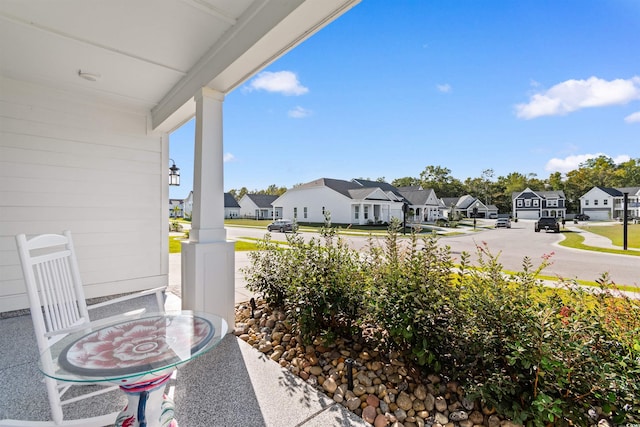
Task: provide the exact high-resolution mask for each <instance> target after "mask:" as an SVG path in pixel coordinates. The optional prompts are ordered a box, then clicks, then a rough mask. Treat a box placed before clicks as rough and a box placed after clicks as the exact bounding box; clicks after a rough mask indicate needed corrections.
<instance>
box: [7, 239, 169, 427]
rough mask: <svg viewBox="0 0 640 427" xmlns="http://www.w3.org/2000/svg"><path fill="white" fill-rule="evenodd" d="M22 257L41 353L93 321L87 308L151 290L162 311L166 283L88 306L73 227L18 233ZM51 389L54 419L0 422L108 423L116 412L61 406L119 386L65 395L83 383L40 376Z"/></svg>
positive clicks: (18, 425) (18, 426)
mask: <svg viewBox="0 0 640 427" xmlns="http://www.w3.org/2000/svg"><path fill="white" fill-rule="evenodd" d="M16 242H17V245H18V253H19V255H20V262H21V263H22V271H23V274H24V280H25V283H26V286H27V293H28V296H29V303H30V308H31V318H32V320H33V327H34V329H35V335H36V340H37V342H38V350H39V353H40V354H42V352H44V351H45V350H46V349H47V348H48V347H49V346H50V345H51V344H53V343H54V342H55V341H58V340H59V339H61V338H62V337H64V335H66V334H68V333H69V332H72V331H75V330H77V329H79V328H82V327H86V325H87V324H89V323H90V322H91V320H90V318H89V310H92V309H95V308H98V307H104V306H106V305H110V304H114V303H118V302H122V301H124V300H129V299H132V298H138V297H141V296H145V295H151V294H155V295H156V299H157V304H158V310H159V311H164V290H165V288H164V287H161V288H155V289H149V290H146V291H143V292H137V293H134V294H130V295H126V296H124V297H120V298H115V299H111V300H109V301H106V302H103V303H99V304H93V305H90V306H87V304H86V301H85V296H84V290H83V288H82V282H81V280H80V270H79V268H78V263H77V261H76V256H75V251H74V248H73V242H72V240H71V233H70V232H69V231H64V233H63V234H62V235H60V234H43V235H40V236H35V237H33V238H31V239H27V237H26V236H25V235H24V234H20V235H18V236H16ZM44 380H45V384H46V386H47V392H48V395H49V405H50V407H51V416H52V419H53V420H52V421H23V420H0V426H11V427H26V426H87V427H95V426H105V425H112V424H113V423H114V422H115V420H116V417H117V415H118V413H119V412H113V413H109V414H105V415H101V416H97V417H93V418H83V419H74V420H64V415H63V411H62V406H63V405H65V404H68V403H72V402H77V401H79V400H82V399H86V398H89V397H93V396H96V395H99V394H102V393H106V392H109V391H111V390H114V389H116V388H117V386H115V385H114V386H102V387H100V389H99V390H98V391H94V392H91V393H86V394H82V395H78V396H76V397H73V398H71V399H66V400H63V395H64V394H65V393H66V392H67V390H69V388H71V387H82V386H81V385H73V384H71V383H64V382H61V381H56V380H54V379H52V378H49V377H46V376H45V378H44Z"/></svg>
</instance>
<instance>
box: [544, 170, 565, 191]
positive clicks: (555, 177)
mask: <svg viewBox="0 0 640 427" xmlns="http://www.w3.org/2000/svg"><path fill="white" fill-rule="evenodd" d="M547 184H548V186H549V188H550V189H552V190H555V191H559V190H564V181H563V180H562V174H561V173H560V172H553V173H552V174H551V175H549V178H548V179H547Z"/></svg>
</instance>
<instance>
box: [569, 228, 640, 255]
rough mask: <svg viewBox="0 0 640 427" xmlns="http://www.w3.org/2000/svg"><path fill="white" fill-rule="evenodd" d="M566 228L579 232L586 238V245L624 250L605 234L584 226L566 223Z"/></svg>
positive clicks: (632, 249)
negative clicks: (602, 234)
mask: <svg viewBox="0 0 640 427" xmlns="http://www.w3.org/2000/svg"><path fill="white" fill-rule="evenodd" d="M599 225H600V224H599ZM566 229H567V230H570V231H572V232H574V233H579V234H580V235H581V236H582V237H583V238H584V242H583V244H584V245H586V246H593V247H596V248H605V249H619V250H623V248H622V246H616V245H614V244H613V243H611V240H610V239H608V238H606V237H604V236H601V235H599V234H596V233H592V232H590V231H589V230H585V229H584V228H580V227H575V226H570V225H569V224H567V225H566ZM627 250H629V251H638V250H640V249H637V248H630V247H627Z"/></svg>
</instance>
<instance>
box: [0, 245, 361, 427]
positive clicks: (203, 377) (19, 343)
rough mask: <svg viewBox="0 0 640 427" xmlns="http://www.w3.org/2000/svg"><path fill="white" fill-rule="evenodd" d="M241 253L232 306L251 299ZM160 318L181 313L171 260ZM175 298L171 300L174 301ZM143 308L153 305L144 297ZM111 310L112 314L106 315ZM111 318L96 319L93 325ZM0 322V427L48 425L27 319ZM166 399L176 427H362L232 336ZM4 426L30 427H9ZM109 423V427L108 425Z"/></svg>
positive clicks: (106, 408)
mask: <svg viewBox="0 0 640 427" xmlns="http://www.w3.org/2000/svg"><path fill="white" fill-rule="evenodd" d="M247 262H248V261H247V257H246V255H245V253H242V252H238V253H237V256H236V266H237V270H236V288H235V291H236V292H235V295H236V296H235V298H236V303H239V302H240V301H246V300H247V299H248V298H249V297H250V296H251V294H250V293H249V292H248V291H247V290H246V288H245V287H244V281H243V279H242V274H241V273H240V271H239V269H240V268H241V267H242V266H245V265H247ZM170 263H171V268H170V274H169V290H168V292H167V295H166V304H165V306H166V308H167V310H174V309H180V307H181V300H180V296H179V294H180V268H181V266H180V257H179V254H176V255H172V259H171V260H170ZM174 292H175V293H174ZM127 304H129V305H124V304H123V305H118V311H120V310H124V311H126V310H128V309H133V308H137V307H139V304H138V305H134V304H135V303H134V302H131V301H130V302H128V303H127ZM144 305H145V306H147V307H148V308H149V309H152V307H153V306H154V305H155V301H154V297H153V296H150V297H148V300H146V301H145V302H144ZM111 309H113V307H111ZM112 314H114V313H111V312H107V311H103V312H102V313H98V314H97V315H98V317H104V316H110V315H112ZM3 316H4V317H1V318H0V330H2V334H0V354H2V368H0V369H1V372H2V379H3V391H4V392H3V393H2V399H1V401H0V402H1V403H0V426H8V425H22V426H35V425H37V424H35V423H32V422H31V421H45V420H48V419H50V414H49V405H48V401H47V395H46V388H45V386H44V383H43V381H42V374H41V373H40V371H39V370H38V351H37V345H36V340H35V335H34V332H33V326H32V323H31V316H30V315H29V313H28V311H25V312H22V314H20V313H17V312H14V313H12V316H11V317H8V315H7V314H6V313H5V314H4V315H3ZM165 392H166V393H167V394H168V395H170V396H171V397H172V398H173V400H174V402H175V410H176V419H177V420H178V423H179V425H181V426H189V427H200V426H202V427H205V426H225V427H235V426H238V427H240V426H243V427H244V426H252V427H272V426H273V427H275V426H283V425H284V426H294V425H295V426H301V427H312V426H318V425H322V426H345V427H347V426H365V425H366V423H365V422H364V421H363V420H362V419H361V418H359V417H357V416H356V415H354V414H353V413H351V412H350V411H348V410H347V409H346V408H344V407H343V406H342V405H339V404H336V403H335V402H334V401H333V400H332V399H330V398H328V397H327V396H325V395H324V394H322V393H319V392H318V391H316V390H315V389H314V388H312V387H311V386H309V385H308V384H306V383H305V382H304V381H302V380H301V379H300V378H299V377H297V376H295V375H293V374H291V373H289V372H288V371H286V370H284V369H283V368H281V367H280V365H278V364H277V363H276V362H273V361H272V360H269V359H267V358H266V357H265V356H264V355H263V354H262V353H260V352H258V351H257V350H255V349H254V348H253V347H251V346H250V345H249V344H247V343H245V342H244V341H242V340H240V339H239V338H237V337H236V336H234V335H233V334H228V335H227V336H226V337H225V338H224V339H223V340H222V342H221V343H220V344H219V345H218V346H217V347H215V348H214V349H213V350H211V351H209V352H208V353H206V354H204V355H203V356H201V357H199V358H197V359H195V360H193V361H192V362H190V363H187V364H186V365H184V366H182V367H180V368H179V369H178V370H177V371H176V374H175V375H174V377H172V379H171V380H170V381H169V383H168V385H167V388H166V390H165ZM125 403H126V399H125V397H124V395H123V394H122V393H121V392H120V391H113V392H111V393H108V394H106V395H101V396H99V397H95V398H93V399H92V400H89V401H87V400H85V401H82V402H80V403H73V404H70V405H67V406H65V419H79V418H85V417H90V416H94V415H100V414H104V413H109V412H112V411H117V410H120V409H121V408H123V407H124V404H125ZM8 420H30V421H27V422H26V423H23V424H10V423H9V421H8ZM114 421H115V420H114Z"/></svg>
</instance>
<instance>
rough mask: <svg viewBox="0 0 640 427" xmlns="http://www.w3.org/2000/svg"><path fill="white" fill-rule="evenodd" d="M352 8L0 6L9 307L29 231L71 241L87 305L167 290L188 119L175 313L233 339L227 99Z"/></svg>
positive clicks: (211, 0)
mask: <svg viewBox="0 0 640 427" xmlns="http://www.w3.org/2000/svg"><path fill="white" fill-rule="evenodd" d="M357 3H358V0H321V1H317V0H294V1H288V0H272V1H267V2H265V1H263V0H244V1H228V0H207V1H202V2H200V1H182V0H165V1H162V2H157V1H153V0H139V1H136V2H109V1H98V2H91V3H90V6H88V7H85V6H86V5H87V3H86V2H82V1H79V0H71V1H65V2H38V3H37V7H35V6H34V2H29V1H12V2H0V16H2V25H0V51H1V52H2V67H0V104H1V105H2V109H1V111H0V119H1V120H2V125H1V126H0V127H1V129H2V137H1V138H0V158H1V159H2V160H1V162H2V165H3V167H2V168H0V210H1V211H2V215H0V229H1V230H2V233H0V259H1V260H2V262H1V263H0V264H1V265H0V312H6V311H12V310H18V309H23V308H26V307H28V300H27V295H26V288H25V285H24V280H23V277H22V269H21V268H20V262H19V258H18V254H17V249H16V244H15V239H14V236H15V235H17V234H20V233H26V234H27V235H29V236H32V235H35V234H41V233H50V232H57V233H60V232H62V231H63V230H65V229H69V230H71V232H72V233H73V236H74V243H75V248H76V250H77V252H78V254H79V262H80V270H81V271H80V272H81V275H82V279H83V282H84V287H85V293H86V295H87V297H88V298H93V297H100V296H106V295H113V294H119V293H124V292H132V291H137V290H142V289H148V288H152V287H156V286H163V285H166V284H167V280H168V278H167V275H168V269H169V250H168V241H169V239H168V233H169V230H168V227H167V226H166V224H167V219H168V217H169V215H168V214H169V213H168V209H167V206H168V205H169V188H168V184H169V165H170V164H171V162H170V160H169V159H170V155H169V142H170V141H169V140H170V135H171V134H172V132H173V131H174V130H175V129H177V128H178V127H179V126H181V125H182V124H184V123H186V122H187V121H189V120H192V119H194V120H195V129H196V132H195V136H194V147H195V150H194V152H195V156H194V165H193V166H194V167H193V170H194V177H193V187H192V188H193V189H194V194H193V202H194V203H193V208H194V212H193V221H192V224H191V225H192V228H191V232H190V238H189V240H188V241H185V242H183V243H182V252H181V257H182V295H181V296H182V307H183V308H184V309H190V310H198V311H205V312H211V313H217V314H219V315H221V316H223V317H224V318H225V319H226V320H227V322H228V323H229V328H230V330H231V331H233V327H234V323H235V315H234V278H235V266H234V259H235V258H234V243H233V242H230V241H228V239H227V237H226V231H225V228H224V189H223V188H224V183H223V177H224V173H223V169H224V151H223V143H222V142H223V141H222V136H223V134H224V133H225V132H224V126H223V120H222V116H223V109H224V104H225V102H224V101H225V98H226V97H227V95H228V94H229V93H231V92H232V91H233V90H234V89H236V88H239V87H241V86H242V85H243V84H244V83H245V82H246V81H247V80H248V79H250V78H252V77H253V76H254V75H256V74H257V73H258V72H260V71H261V70H263V69H264V68H265V67H266V66H268V65H270V64H273V63H274V62H275V61H277V60H278V58H280V57H281V56H282V55H284V54H285V53H287V52H290V51H291V50H292V49H294V48H295V47H296V46H297V45H299V44H300V43H302V42H304V41H305V40H307V39H308V38H309V37H311V36H313V35H314V34H315V33H316V32H318V31H320V30H321V29H322V28H323V27H324V26H326V25H328V24H330V23H331V22H332V21H333V20H334V19H337V18H339V17H340V16H341V15H342V14H343V13H345V12H347V11H348V10H349V9H350V8H351V7H353V6H354V5H356V4H357ZM80 10H81V11H82V12H81V13H80V15H81V16H79V11H80ZM167 29H170V30H171V31H167ZM18 41H19V42H18ZM123 189H127V191H123ZM16 195H19V196H20V197H17V196H16ZM123 208H124V209H125V210H126V216H127V218H126V220H122V218H118V217H117V216H114V215H113V214H112V213H117V212H122V210H123ZM70 213H72V214H70ZM105 254H108V256H105Z"/></svg>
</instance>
